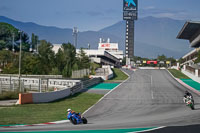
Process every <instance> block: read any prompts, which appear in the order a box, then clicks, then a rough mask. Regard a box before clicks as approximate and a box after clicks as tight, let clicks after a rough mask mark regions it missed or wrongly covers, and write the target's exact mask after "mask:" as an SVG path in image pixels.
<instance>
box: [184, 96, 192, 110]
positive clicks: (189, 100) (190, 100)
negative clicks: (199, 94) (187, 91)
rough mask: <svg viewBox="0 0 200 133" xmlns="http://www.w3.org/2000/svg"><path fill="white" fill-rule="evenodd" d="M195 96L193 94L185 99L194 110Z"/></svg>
mask: <svg viewBox="0 0 200 133" xmlns="http://www.w3.org/2000/svg"><path fill="white" fill-rule="evenodd" d="M193 101H194V100H193V98H192V97H191V96H188V97H187V98H186V99H185V102H186V104H187V106H188V107H190V108H191V109H192V110H194V102H193Z"/></svg>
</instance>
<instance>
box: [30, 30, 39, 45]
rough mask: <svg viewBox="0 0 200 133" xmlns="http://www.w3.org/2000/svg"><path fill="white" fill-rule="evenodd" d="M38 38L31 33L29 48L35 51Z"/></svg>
mask: <svg viewBox="0 0 200 133" xmlns="http://www.w3.org/2000/svg"><path fill="white" fill-rule="evenodd" d="M38 41H39V40H38V36H36V35H35V34H34V33H32V36H31V46H32V49H37V44H38Z"/></svg>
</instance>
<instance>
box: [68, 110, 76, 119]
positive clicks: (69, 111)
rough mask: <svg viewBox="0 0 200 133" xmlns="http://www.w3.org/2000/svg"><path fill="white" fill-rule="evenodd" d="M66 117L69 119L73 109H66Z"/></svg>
mask: <svg viewBox="0 0 200 133" xmlns="http://www.w3.org/2000/svg"><path fill="white" fill-rule="evenodd" d="M67 112H68V113H67V118H68V119H70V117H71V116H72V114H74V113H75V111H73V110H71V109H67Z"/></svg>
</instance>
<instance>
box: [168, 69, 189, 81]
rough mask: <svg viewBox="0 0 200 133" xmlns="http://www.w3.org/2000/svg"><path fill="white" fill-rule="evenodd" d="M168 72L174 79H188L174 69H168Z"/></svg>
mask: <svg viewBox="0 0 200 133" xmlns="http://www.w3.org/2000/svg"><path fill="white" fill-rule="evenodd" d="M168 70H169V72H170V73H171V74H172V75H173V76H174V77H176V78H179V79H190V78H189V77H188V76H186V75H185V74H183V73H182V72H181V71H179V70H176V69H168Z"/></svg>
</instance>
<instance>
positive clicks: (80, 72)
mask: <svg viewBox="0 0 200 133" xmlns="http://www.w3.org/2000/svg"><path fill="white" fill-rule="evenodd" d="M89 74H90V69H82V70H77V71H72V76H71V78H83V77H84V76H87V75H89Z"/></svg>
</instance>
